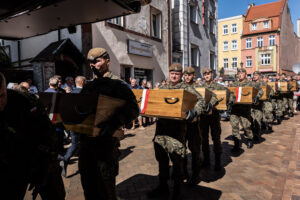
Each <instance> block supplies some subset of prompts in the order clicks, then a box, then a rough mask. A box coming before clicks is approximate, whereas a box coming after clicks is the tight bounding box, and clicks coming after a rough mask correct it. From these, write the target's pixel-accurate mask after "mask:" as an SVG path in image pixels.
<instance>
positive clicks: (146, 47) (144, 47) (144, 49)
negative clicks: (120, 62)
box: [127, 40, 152, 58]
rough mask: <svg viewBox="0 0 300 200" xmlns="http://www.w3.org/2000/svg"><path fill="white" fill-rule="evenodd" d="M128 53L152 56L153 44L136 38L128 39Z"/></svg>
mask: <svg viewBox="0 0 300 200" xmlns="http://www.w3.org/2000/svg"><path fill="white" fill-rule="evenodd" d="M127 49H128V53H130V54H134V55H139V56H146V57H150V58H152V45H150V44H145V43H141V42H138V41H134V40H127Z"/></svg>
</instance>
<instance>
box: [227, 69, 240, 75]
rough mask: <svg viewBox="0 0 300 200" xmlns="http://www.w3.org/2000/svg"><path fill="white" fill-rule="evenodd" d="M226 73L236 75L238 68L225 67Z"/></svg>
mask: <svg viewBox="0 0 300 200" xmlns="http://www.w3.org/2000/svg"><path fill="white" fill-rule="evenodd" d="M224 74H225V75H235V74H237V70H236V69H225V70H224Z"/></svg>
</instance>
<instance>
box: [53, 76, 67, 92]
mask: <svg viewBox="0 0 300 200" xmlns="http://www.w3.org/2000/svg"><path fill="white" fill-rule="evenodd" d="M53 77H54V78H56V79H58V87H57V90H58V92H60V93H66V91H65V90H64V89H62V88H61V84H62V78H61V76H60V75H54V76H53Z"/></svg>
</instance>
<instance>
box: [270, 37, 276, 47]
mask: <svg viewBox="0 0 300 200" xmlns="http://www.w3.org/2000/svg"><path fill="white" fill-rule="evenodd" d="M269 45H270V46H275V35H270V36H269Z"/></svg>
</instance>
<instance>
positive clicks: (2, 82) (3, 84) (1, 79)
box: [0, 72, 6, 89]
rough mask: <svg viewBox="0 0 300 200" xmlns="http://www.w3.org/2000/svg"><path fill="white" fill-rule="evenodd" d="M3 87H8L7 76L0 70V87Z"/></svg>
mask: <svg viewBox="0 0 300 200" xmlns="http://www.w3.org/2000/svg"><path fill="white" fill-rule="evenodd" d="M2 87H6V80H5V76H4V75H3V74H2V73H1V72H0V89H2Z"/></svg>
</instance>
